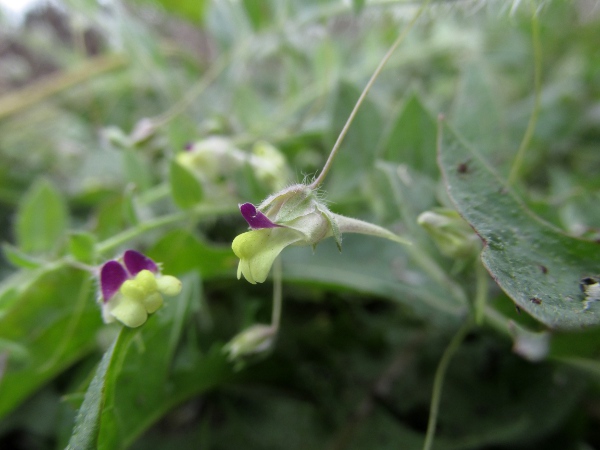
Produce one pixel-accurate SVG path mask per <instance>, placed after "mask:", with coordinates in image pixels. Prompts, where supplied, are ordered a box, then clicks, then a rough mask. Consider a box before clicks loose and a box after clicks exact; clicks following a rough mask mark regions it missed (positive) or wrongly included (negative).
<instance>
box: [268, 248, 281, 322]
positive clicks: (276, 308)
mask: <svg viewBox="0 0 600 450" xmlns="http://www.w3.org/2000/svg"><path fill="white" fill-rule="evenodd" d="M282 278H283V276H282V268H281V257H278V258H277V259H276V260H275V263H274V264H273V313H272V316H271V326H272V327H273V328H274V330H275V332H277V330H279V324H280V322H281V305H282V303H283V302H282V299H283V295H282Z"/></svg>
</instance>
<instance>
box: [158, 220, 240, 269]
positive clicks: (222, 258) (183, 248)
mask: <svg viewBox="0 0 600 450" xmlns="http://www.w3.org/2000/svg"><path fill="white" fill-rule="evenodd" d="M148 256H150V257H151V258H152V259H154V260H155V261H160V262H161V263H162V267H163V272H164V273H169V274H175V275H178V274H182V273H185V272H189V271H191V270H198V271H199V272H200V273H201V274H202V277H203V278H204V279H209V278H214V277H215V276H219V275H221V276H222V275H225V274H228V273H231V274H232V273H233V270H234V269H235V268H236V267H237V262H238V259H237V258H236V256H235V255H234V254H233V251H232V250H231V247H230V246H226V247H225V246H221V247H220V246H216V245H208V244H206V243H205V242H202V241H201V240H199V239H198V238H197V237H196V236H194V235H193V234H191V233H190V232H188V231H185V230H173V231H171V232H169V233H167V234H165V235H164V236H163V237H162V238H161V239H160V240H159V241H158V242H157V243H156V244H155V245H154V246H153V247H152V248H151V249H149V250H148Z"/></svg>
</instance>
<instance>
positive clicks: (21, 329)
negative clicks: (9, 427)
mask: <svg viewBox="0 0 600 450" xmlns="http://www.w3.org/2000/svg"><path fill="white" fill-rule="evenodd" d="M37 271H39V272H40V275H36V271H28V272H26V274H27V275H28V278H31V279H33V282H31V283H30V284H29V285H28V286H27V288H26V289H24V290H23V291H21V292H18V296H17V300H18V301H14V302H11V303H10V307H8V308H7V309H6V310H5V311H4V312H3V316H2V323H1V324H2V326H1V327H0V340H2V341H4V340H6V341H9V342H13V343H15V345H19V346H20V348H23V349H24V350H26V351H27V353H28V355H29V358H28V359H27V361H26V363H25V364H24V363H23V360H22V358H21V357H19V355H17V354H15V355H13V354H12V352H10V351H9V358H8V362H7V367H6V371H5V372H4V374H3V377H2V380H1V381H0V388H1V389H2V392H3V394H2V396H0V416H4V415H5V414H7V413H8V412H9V411H11V410H12V409H13V408H14V407H15V406H16V405H17V404H19V402H21V401H23V399H24V398H26V397H27V396H28V395H30V394H31V393H32V392H33V391H34V390H35V389H37V388H39V387H40V386H41V385H42V384H43V383H45V382H47V381H48V380H50V379H52V378H54V377H55V376H57V375H58V374H59V373H61V372H62V371H64V370H65V369H66V368H67V367H69V366H70V365H72V364H73V363H75V362H76V361H78V360H79V359H80V358H81V357H82V356H84V355H85V354H87V353H88V352H89V351H90V350H91V349H92V348H94V347H95V345H96V343H95V337H96V331H97V329H98V327H99V325H100V323H101V320H100V312H99V311H98V308H97V306H96V304H95V301H94V298H93V297H94V295H93V293H92V289H91V284H92V283H91V280H90V277H89V274H87V273H84V272H82V271H78V270H74V269H67V268H58V269H54V270H50V271H44V270H42V269H37Z"/></svg>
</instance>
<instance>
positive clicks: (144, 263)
mask: <svg viewBox="0 0 600 450" xmlns="http://www.w3.org/2000/svg"><path fill="white" fill-rule="evenodd" d="M123 262H124V263H125V267H127V270H128V271H129V273H130V274H131V276H136V275H137V274H138V273H140V272H141V271H142V270H149V271H150V272H155V273H156V272H158V266H157V265H156V263H155V262H154V261H152V260H151V259H150V258H148V257H147V256H146V255H142V254H141V253H140V252H136V251H135V250H127V251H126V252H125V254H124V255H123Z"/></svg>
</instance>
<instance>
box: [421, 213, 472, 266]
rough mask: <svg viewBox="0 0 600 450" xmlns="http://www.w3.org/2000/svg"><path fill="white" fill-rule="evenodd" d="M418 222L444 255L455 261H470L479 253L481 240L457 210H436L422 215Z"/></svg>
mask: <svg viewBox="0 0 600 450" xmlns="http://www.w3.org/2000/svg"><path fill="white" fill-rule="evenodd" d="M417 222H418V223H419V225H421V226H422V227H423V228H425V230H426V231H427V232H428V233H429V235H430V236H431V237H432V238H433V240H434V242H435V244H436V245H437V247H438V248H439V250H440V252H441V253H442V254H443V255H445V256H448V257H450V258H454V259H468V258H472V257H474V256H476V255H477V254H478V253H479V250H480V245H481V244H480V240H479V238H478V237H477V235H476V234H475V232H474V231H473V229H472V228H471V227H470V226H469V224H468V223H467V222H466V221H465V220H464V219H463V218H462V217H461V216H460V215H459V214H458V212H456V211H455V210H453V209H448V208H435V209H434V210H432V211H426V212H424V213H422V214H421V215H420V216H419V217H418V219H417Z"/></svg>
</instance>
